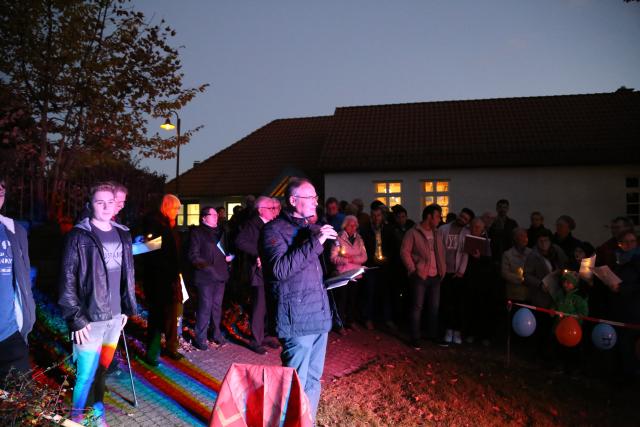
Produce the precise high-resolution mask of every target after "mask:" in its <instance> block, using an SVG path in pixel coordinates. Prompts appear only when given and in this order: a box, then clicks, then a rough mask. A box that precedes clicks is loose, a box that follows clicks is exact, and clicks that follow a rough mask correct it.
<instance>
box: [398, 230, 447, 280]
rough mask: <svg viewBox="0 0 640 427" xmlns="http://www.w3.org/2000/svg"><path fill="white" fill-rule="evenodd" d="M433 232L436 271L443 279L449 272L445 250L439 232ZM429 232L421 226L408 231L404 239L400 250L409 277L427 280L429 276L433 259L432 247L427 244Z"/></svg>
mask: <svg viewBox="0 0 640 427" xmlns="http://www.w3.org/2000/svg"><path fill="white" fill-rule="evenodd" d="M432 231H433V237H434V239H433V243H434V248H433V249H434V251H435V258H436V270H437V272H438V276H440V278H443V277H444V275H445V274H446V272H447V263H446V260H445V249H444V245H443V244H442V237H441V236H440V235H439V230H432ZM426 233H427V231H425V229H424V228H422V227H421V226H420V224H418V225H416V226H415V227H413V228H412V229H411V230H409V231H407V233H406V234H405V235H404V239H402V246H401V248H400V257H401V258H402V262H403V264H404V266H405V267H406V268H407V273H408V274H409V275H412V274H414V273H415V274H417V275H418V277H420V278H421V279H423V280H425V279H426V278H427V277H428V275H429V266H430V265H429V264H430V262H431V257H430V256H429V253H430V247H429V245H428V243H427V241H428V240H427V234H426Z"/></svg>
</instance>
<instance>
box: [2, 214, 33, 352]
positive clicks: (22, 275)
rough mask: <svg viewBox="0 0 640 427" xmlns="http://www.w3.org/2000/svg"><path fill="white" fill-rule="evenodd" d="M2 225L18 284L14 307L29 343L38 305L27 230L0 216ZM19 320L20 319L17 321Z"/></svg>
mask: <svg viewBox="0 0 640 427" xmlns="http://www.w3.org/2000/svg"><path fill="white" fill-rule="evenodd" d="M0 223H2V224H3V225H4V226H5V229H6V230H7V238H8V239H9V243H11V249H12V250H13V266H12V268H13V277H14V283H15V284H16V293H15V301H14V306H15V308H16V315H18V313H20V315H21V317H22V321H21V322H19V323H18V326H19V328H20V334H21V335H22V338H23V339H24V340H25V342H26V341H27V335H28V334H29V332H31V329H32V328H33V324H34V323H35V320H36V304H35V302H34V300H33V294H32V293H31V279H30V272H31V263H30V262H29V244H28V240H27V232H26V230H25V229H24V228H23V227H22V226H21V225H20V224H18V223H17V222H15V221H14V220H12V219H11V218H7V217H5V216H2V215H0ZM16 320H19V319H16Z"/></svg>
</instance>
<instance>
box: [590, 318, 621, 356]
mask: <svg viewBox="0 0 640 427" xmlns="http://www.w3.org/2000/svg"><path fill="white" fill-rule="evenodd" d="M591 340H592V341H593V345H595V346H596V347H597V348H599V349H600V350H609V349H611V348H613V346H614V345H616V341H617V340H618V335H617V334H616V330H615V329H614V328H613V326H611V325H609V324H607V323H598V324H597V325H596V327H595V328H593V332H591Z"/></svg>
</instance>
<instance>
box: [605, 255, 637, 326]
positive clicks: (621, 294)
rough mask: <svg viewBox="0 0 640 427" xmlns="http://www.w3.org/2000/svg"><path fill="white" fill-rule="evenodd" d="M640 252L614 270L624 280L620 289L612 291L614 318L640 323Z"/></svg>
mask: <svg viewBox="0 0 640 427" xmlns="http://www.w3.org/2000/svg"><path fill="white" fill-rule="evenodd" d="M638 252H639V253H638V254H637V255H635V256H634V257H633V258H631V260H630V261H628V262H626V263H624V264H620V265H618V266H616V268H615V269H614V270H613V272H614V273H615V274H616V275H617V276H618V277H619V278H620V279H621V280H622V283H620V290H619V291H618V292H611V302H612V307H611V309H612V315H613V317H614V320H619V321H621V322H628V323H640V250H638Z"/></svg>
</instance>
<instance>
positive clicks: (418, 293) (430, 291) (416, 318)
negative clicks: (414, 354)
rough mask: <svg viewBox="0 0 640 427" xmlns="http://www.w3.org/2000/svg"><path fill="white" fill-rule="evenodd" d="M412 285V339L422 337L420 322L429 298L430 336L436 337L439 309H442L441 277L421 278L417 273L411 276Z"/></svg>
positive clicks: (428, 318) (431, 337) (428, 319)
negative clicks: (423, 308)
mask: <svg viewBox="0 0 640 427" xmlns="http://www.w3.org/2000/svg"><path fill="white" fill-rule="evenodd" d="M410 286H411V297H412V301H411V339H412V340H419V339H420V323H421V320H422V307H423V306H424V305H425V297H426V299H427V301H426V305H427V321H428V324H427V325H428V326H427V328H428V337H429V338H430V339H436V338H437V336H438V311H439V309H440V278H439V277H437V276H436V277H428V278H426V279H424V280H423V279H421V278H420V277H418V276H417V275H415V274H414V275H412V276H411V278H410Z"/></svg>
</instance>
